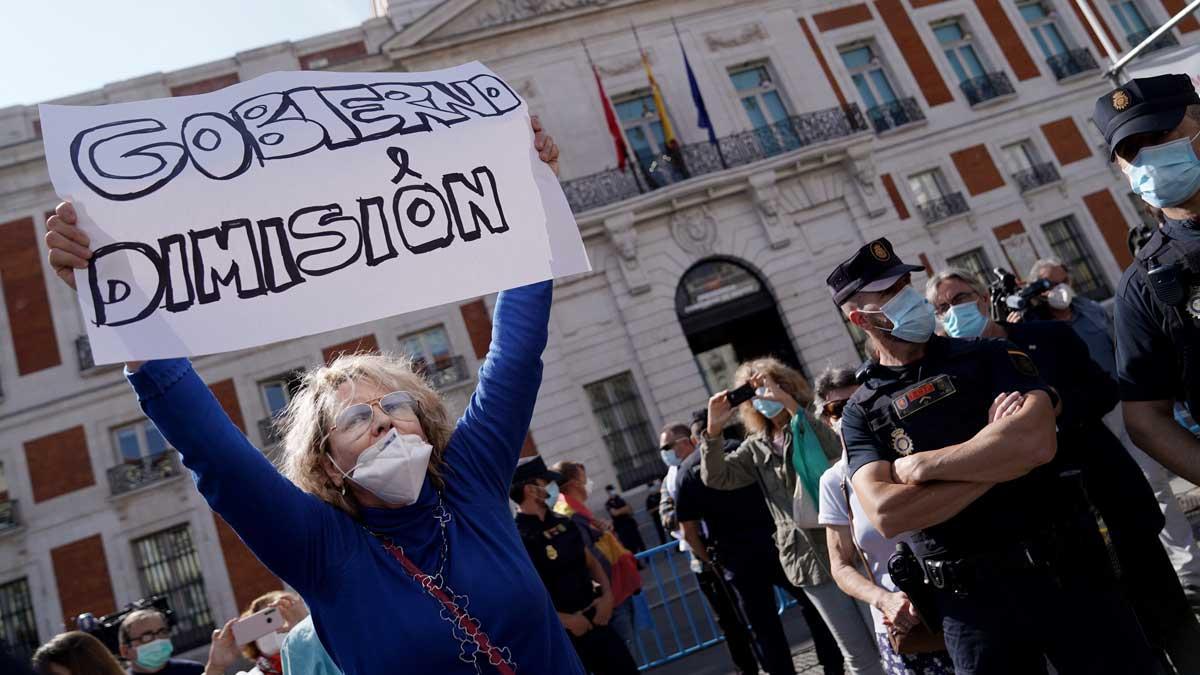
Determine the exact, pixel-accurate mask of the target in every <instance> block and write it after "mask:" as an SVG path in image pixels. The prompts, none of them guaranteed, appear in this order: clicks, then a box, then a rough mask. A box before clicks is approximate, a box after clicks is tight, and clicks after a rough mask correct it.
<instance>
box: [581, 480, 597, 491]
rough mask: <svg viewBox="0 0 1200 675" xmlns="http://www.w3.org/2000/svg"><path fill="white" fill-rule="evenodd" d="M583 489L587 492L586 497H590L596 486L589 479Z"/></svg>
mask: <svg viewBox="0 0 1200 675" xmlns="http://www.w3.org/2000/svg"><path fill="white" fill-rule="evenodd" d="M583 489H584V490H586V491H587V493H588V495H591V494H592V490H595V489H596V484H595V483H593V482H592V479H591V478H589V479H587V483H586V484H584V486H583Z"/></svg>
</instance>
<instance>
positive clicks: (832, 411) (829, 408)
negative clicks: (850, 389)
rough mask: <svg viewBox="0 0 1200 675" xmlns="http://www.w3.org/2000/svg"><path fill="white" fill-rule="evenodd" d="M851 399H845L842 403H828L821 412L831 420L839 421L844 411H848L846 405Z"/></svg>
mask: <svg viewBox="0 0 1200 675" xmlns="http://www.w3.org/2000/svg"><path fill="white" fill-rule="evenodd" d="M849 401H850V399H848V398H844V399H841V400H840V401H828V402H826V403H825V405H824V406H822V408H821V412H822V413H823V414H824V415H825V416H826V417H828V418H830V419H839V418H840V417H841V416H842V411H843V410H845V409H846V403H847V402H849Z"/></svg>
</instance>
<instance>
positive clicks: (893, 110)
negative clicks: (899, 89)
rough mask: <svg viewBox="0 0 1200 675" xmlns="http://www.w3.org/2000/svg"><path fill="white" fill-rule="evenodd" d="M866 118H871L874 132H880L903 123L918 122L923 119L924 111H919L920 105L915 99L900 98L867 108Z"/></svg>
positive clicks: (900, 125)
mask: <svg viewBox="0 0 1200 675" xmlns="http://www.w3.org/2000/svg"><path fill="white" fill-rule="evenodd" d="M867 119H869V120H871V126H873V127H875V133H877V134H881V133H883V132H885V131H890V130H891V129H895V128H897V127H902V126H904V125H905V124H912V123H913V122H920V121H921V120H923V119H925V113H923V112H921V105H920V104H919V103H917V99H915V98H902V99H900V100H898V101H890V102H888V103H883V104H880V105H877V106H875V107H874V108H868V109H867Z"/></svg>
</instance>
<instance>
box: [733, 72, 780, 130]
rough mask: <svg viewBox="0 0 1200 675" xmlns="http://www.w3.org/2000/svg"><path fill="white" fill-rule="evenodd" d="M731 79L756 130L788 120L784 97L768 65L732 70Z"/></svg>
mask: <svg viewBox="0 0 1200 675" xmlns="http://www.w3.org/2000/svg"><path fill="white" fill-rule="evenodd" d="M729 79H730V80H732V81H733V88H734V89H736V90H737V95H738V98H739V99H741V101H742V108H743V109H744V110H745V111H746V116H747V117H749V118H750V124H752V125H754V128H755V129H761V128H762V127H766V126H769V125H771V124H776V123H779V122H784V121H786V120H787V118H788V111H787V107H786V106H785V105H784V104H783V97H782V96H780V94H779V89H778V88H776V86H775V80H774V78H772V77H771V70H770V68H768V67H767V64H765V63H759V64H752V65H748V66H741V67H738V68H731V69H730V70H729Z"/></svg>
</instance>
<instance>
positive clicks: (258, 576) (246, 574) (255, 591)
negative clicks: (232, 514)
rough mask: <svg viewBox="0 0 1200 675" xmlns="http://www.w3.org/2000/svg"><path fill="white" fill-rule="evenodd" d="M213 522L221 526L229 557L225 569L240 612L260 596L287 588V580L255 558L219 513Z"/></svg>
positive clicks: (219, 538)
mask: <svg viewBox="0 0 1200 675" xmlns="http://www.w3.org/2000/svg"><path fill="white" fill-rule="evenodd" d="M213 523H214V524H216V526H217V541H218V542H219V543H220V544H221V553H222V554H223V555H224V556H225V569H226V570H227V571H228V572H229V584H230V585H231V586H233V597H234V600H236V601H237V606H238V610H239V611H240V610H244V609H246V608H247V607H249V606H250V602H251V601H253V600H254V599H255V598H257V597H258V596H260V595H262V594H264V593H267V592H268V591H278V590H280V589H282V588H283V582H282V581H280V580H279V578H278V577H276V576H275V575H274V574H271V571H270V570H268V569H267V568H266V566H265V565H263V564H262V563H261V562H259V561H258V558H256V557H254V554H253V553H251V552H250V549H249V548H247V547H246V545H245V544H244V543H242V540H241V538H240V537H238V536H237V533H236V532H234V531H233V528H232V527H230V526H229V523H226V522H225V520H224V519H223V518H221V516H219V515H217V514H216V513H215V512H214V513H213Z"/></svg>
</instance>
